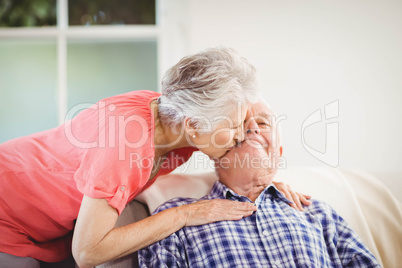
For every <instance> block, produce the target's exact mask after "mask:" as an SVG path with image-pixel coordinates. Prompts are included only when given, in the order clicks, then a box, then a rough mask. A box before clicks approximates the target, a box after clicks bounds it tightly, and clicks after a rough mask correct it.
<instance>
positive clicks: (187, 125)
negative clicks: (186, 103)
mask: <svg viewBox="0 0 402 268" xmlns="http://www.w3.org/2000/svg"><path fill="white" fill-rule="evenodd" d="M184 130H185V132H186V133H187V135H189V136H193V135H195V133H196V132H197V131H196V129H195V125H194V122H192V121H191V119H190V118H188V117H186V118H184Z"/></svg>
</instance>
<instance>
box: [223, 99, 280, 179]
mask: <svg viewBox="0 0 402 268" xmlns="http://www.w3.org/2000/svg"><path fill="white" fill-rule="evenodd" d="M245 129H246V132H247V133H246V137H245V141H243V142H242V143H241V144H239V146H238V147H236V148H234V149H232V150H231V151H230V152H228V153H227V154H226V155H225V156H223V157H222V158H220V159H219V162H217V168H218V170H217V171H218V173H219V174H220V175H225V176H230V177H232V178H233V176H236V177H237V176H246V175H247V176H249V175H250V174H257V173H258V174H272V175H274V174H275V173H276V171H277V165H278V163H279V158H280V156H281V153H282V147H281V146H280V144H279V140H278V138H280V137H279V133H278V131H277V122H276V118H275V115H274V112H273V111H272V109H271V108H270V107H268V106H267V105H266V104H265V103H264V102H262V101H260V102H258V103H256V104H253V105H252V106H251V107H250V109H249V110H248V114H247V121H246V123H245Z"/></svg>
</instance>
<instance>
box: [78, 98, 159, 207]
mask: <svg viewBox="0 0 402 268" xmlns="http://www.w3.org/2000/svg"><path fill="white" fill-rule="evenodd" d="M104 102H105V103H104V104H103V105H100V104H98V109H97V110H94V111H93V114H90V116H93V117H95V118H94V120H96V117H98V124H97V126H92V129H95V131H94V130H92V135H91V136H90V137H89V138H88V140H87V141H86V142H85V144H87V146H88V148H87V149H86V150H84V153H83V156H82V160H81V164H80V166H79V167H78V169H77V171H76V172H75V174H74V179H75V182H76V184H77V188H78V190H79V191H80V192H81V193H83V194H84V195H87V196H89V197H92V198H103V199H106V200H107V202H108V204H109V205H110V206H111V207H113V208H115V209H116V210H117V211H118V213H119V214H120V213H121V212H122V211H123V209H124V207H125V206H126V204H127V203H128V201H129V200H130V198H133V196H135V195H137V194H138V193H139V192H140V191H141V190H142V188H143V187H144V186H145V185H146V184H147V182H148V180H149V176H150V174H151V170H152V167H153V157H154V148H153V140H151V137H153V117H152V114H151V112H150V108H149V104H148V102H146V103H145V104H144V103H142V104H141V103H138V104H137V106H136V105H135V103H134V104H132V103H131V105H128V104H127V103H126V102H124V101H119V100H113V99H111V100H109V99H106V100H105V101H104ZM112 105H113V106H112ZM110 107H113V109H111V108H110ZM88 131H90V130H88Z"/></svg>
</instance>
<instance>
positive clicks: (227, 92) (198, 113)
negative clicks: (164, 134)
mask: <svg viewBox="0 0 402 268" xmlns="http://www.w3.org/2000/svg"><path fill="white" fill-rule="evenodd" d="M258 96H259V94H258V88H257V77H256V70H255V68H254V66H252V65H251V64H250V63H249V62H248V61H247V60H246V59H245V58H243V57H240V56H239V55H238V54H237V53H236V52H235V51H234V50H233V49H230V48H211V49H207V50H205V51H203V52H200V53H197V54H194V55H190V56H187V57H184V58H182V59H181V60H180V61H179V62H178V63H177V64H176V65H174V66H173V67H171V68H170V69H168V70H167V71H166V73H165V75H164V77H163V79H162V95H161V97H160V98H159V116H160V119H161V121H162V123H164V124H165V125H168V126H170V127H171V128H172V129H176V127H177V126H179V125H180V124H181V123H182V122H183V120H184V118H185V117H188V118H190V119H191V123H192V124H193V125H194V127H195V128H197V129H200V130H202V129H205V128H207V125H209V124H210V125H209V126H211V127H212V129H214V128H215V126H216V124H218V123H219V122H220V121H222V120H216V118H218V117H219V116H221V117H222V116H228V115H230V114H231V113H233V111H236V109H237V107H238V104H239V103H241V104H248V103H254V102H256V101H257V100H258ZM212 129H210V130H212Z"/></svg>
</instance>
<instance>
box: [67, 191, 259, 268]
mask: <svg viewBox="0 0 402 268" xmlns="http://www.w3.org/2000/svg"><path fill="white" fill-rule="evenodd" d="M255 210H256V208H255V207H254V206H253V204H251V203H248V202H234V201H229V200H221V199H214V200H203V201H198V202H196V203H193V204H189V205H184V206H180V207H176V208H171V209H167V210H164V211H162V212H160V213H158V214H156V215H153V216H150V217H148V218H145V219H143V220H141V221H138V222H135V223H132V224H129V225H126V226H122V227H119V228H114V226H115V223H116V220H117V217H118V213H117V210H116V209H114V208H112V207H111V206H109V204H108V203H107V201H106V200H105V199H94V198H91V197H88V196H84V198H83V200H82V204H81V208H80V212H79V214H78V218H77V222H76V225H75V230H74V236H73V246H72V251H73V256H74V259H75V261H76V262H77V264H78V266H79V267H92V266H95V265H98V264H101V263H104V262H106V261H110V260H114V259H117V258H120V257H123V256H125V255H128V254H130V253H132V252H135V251H137V250H139V249H141V248H143V247H145V246H148V245H150V244H152V243H154V242H156V241H159V240H161V239H163V238H165V237H167V236H169V235H170V234H172V233H174V232H176V231H177V230H179V229H180V228H182V227H184V226H191V225H200V224H206V223H210V222H215V221H221V220H239V219H241V218H243V217H246V216H249V215H251V214H252V213H253V212H254V211H255Z"/></svg>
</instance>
